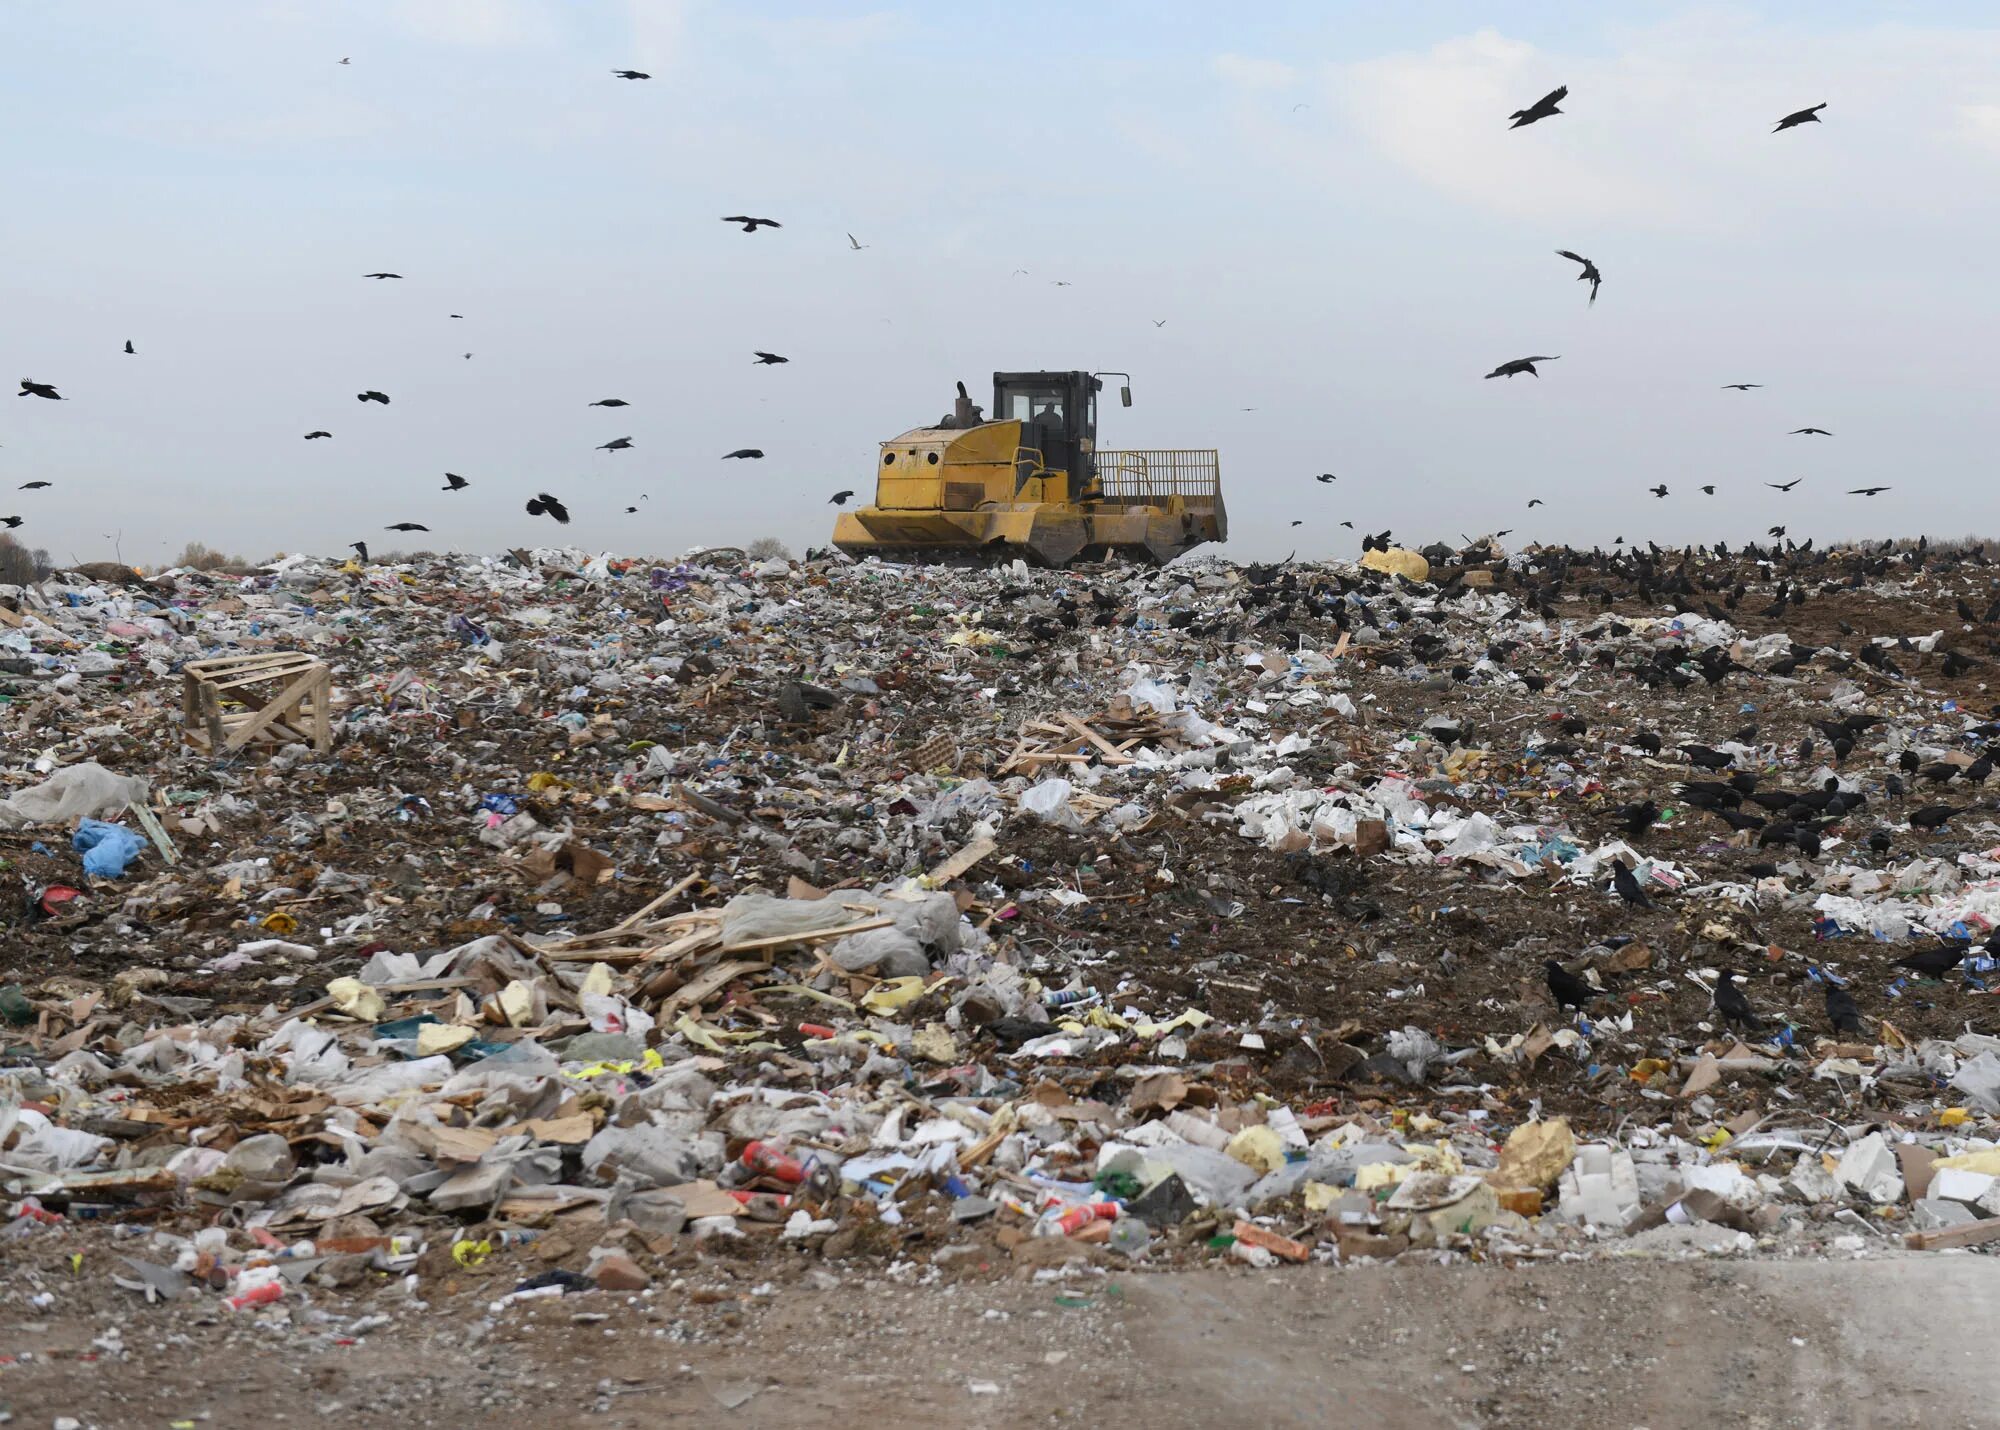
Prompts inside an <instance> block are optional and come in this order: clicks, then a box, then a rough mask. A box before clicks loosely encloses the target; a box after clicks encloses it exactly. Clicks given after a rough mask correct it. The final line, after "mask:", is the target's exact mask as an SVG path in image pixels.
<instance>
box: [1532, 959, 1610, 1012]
mask: <svg viewBox="0 0 2000 1430" xmlns="http://www.w3.org/2000/svg"><path fill="white" fill-rule="evenodd" d="M1542 969H1543V971H1544V972H1545V973H1546V974H1547V975H1548V981H1549V996H1550V997H1552V998H1554V999H1555V1000H1556V1006H1557V1007H1558V1008H1582V1007H1585V1006H1586V1005H1588V1004H1589V1002H1590V1000H1591V999H1593V998H1595V997H1597V996H1598V992H1597V990H1596V989H1595V988H1592V987H1591V986H1590V985H1589V984H1588V983H1585V982H1584V981H1583V980H1582V979H1581V978H1578V977H1577V976H1576V975H1575V974H1574V973H1571V972H1570V971H1569V970H1568V969H1567V968H1564V967H1563V966H1562V964H1560V963H1559V962H1557V961H1556V960H1555V959H1553V958H1550V959H1545V960H1543V962H1542Z"/></svg>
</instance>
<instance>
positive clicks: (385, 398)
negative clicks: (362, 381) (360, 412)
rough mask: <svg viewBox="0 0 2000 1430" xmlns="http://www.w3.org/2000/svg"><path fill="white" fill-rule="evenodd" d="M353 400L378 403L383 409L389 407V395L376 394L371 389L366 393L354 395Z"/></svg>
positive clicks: (383, 393) (384, 393)
mask: <svg viewBox="0 0 2000 1430" xmlns="http://www.w3.org/2000/svg"><path fill="white" fill-rule="evenodd" d="M354 400H355V401H356V402H379V403H381V404H382V405H383V406H384V407H387V406H388V405H389V394H388V393H386V392H377V391H376V390H375V389H374V388H372V387H371V388H369V389H368V391H366V392H357V393H355V394H354Z"/></svg>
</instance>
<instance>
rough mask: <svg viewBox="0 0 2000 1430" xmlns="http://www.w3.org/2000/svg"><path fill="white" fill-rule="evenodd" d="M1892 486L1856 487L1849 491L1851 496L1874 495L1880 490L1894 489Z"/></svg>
mask: <svg viewBox="0 0 2000 1430" xmlns="http://www.w3.org/2000/svg"><path fill="white" fill-rule="evenodd" d="M1893 490H1894V488H1892V487H1855V488H1853V489H1852V490H1851V491H1849V492H1848V495H1849V496H1851V497H1872V496H1875V495H1876V494H1877V493H1879V492H1886V491H1893Z"/></svg>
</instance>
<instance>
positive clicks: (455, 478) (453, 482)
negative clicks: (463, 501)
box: [440, 472, 472, 492]
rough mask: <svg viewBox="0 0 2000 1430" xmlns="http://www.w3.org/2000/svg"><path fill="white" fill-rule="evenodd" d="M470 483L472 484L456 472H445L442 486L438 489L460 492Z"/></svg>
mask: <svg viewBox="0 0 2000 1430" xmlns="http://www.w3.org/2000/svg"><path fill="white" fill-rule="evenodd" d="M471 485H472V483H471V482H468V481H467V480H466V479H465V478H464V477H461V476H460V475H459V474H458V473H457V472H446V473H445V474H444V486H443V487H442V488H440V490H442V491H447V492H462V491H464V490H465V489H466V488H467V487H469V486H471Z"/></svg>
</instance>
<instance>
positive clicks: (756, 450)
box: [722, 447, 764, 462]
mask: <svg viewBox="0 0 2000 1430" xmlns="http://www.w3.org/2000/svg"><path fill="white" fill-rule="evenodd" d="M763 455H764V449H763V448H762V447H738V448H737V449H736V450H735V451H733V452H724V453H723V454H722V460H723V461H725V462H726V461H728V460H729V459H730V458H731V457H743V458H747V459H749V460H751V461H755V460H757V459H758V458H760V457H762V456H763Z"/></svg>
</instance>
